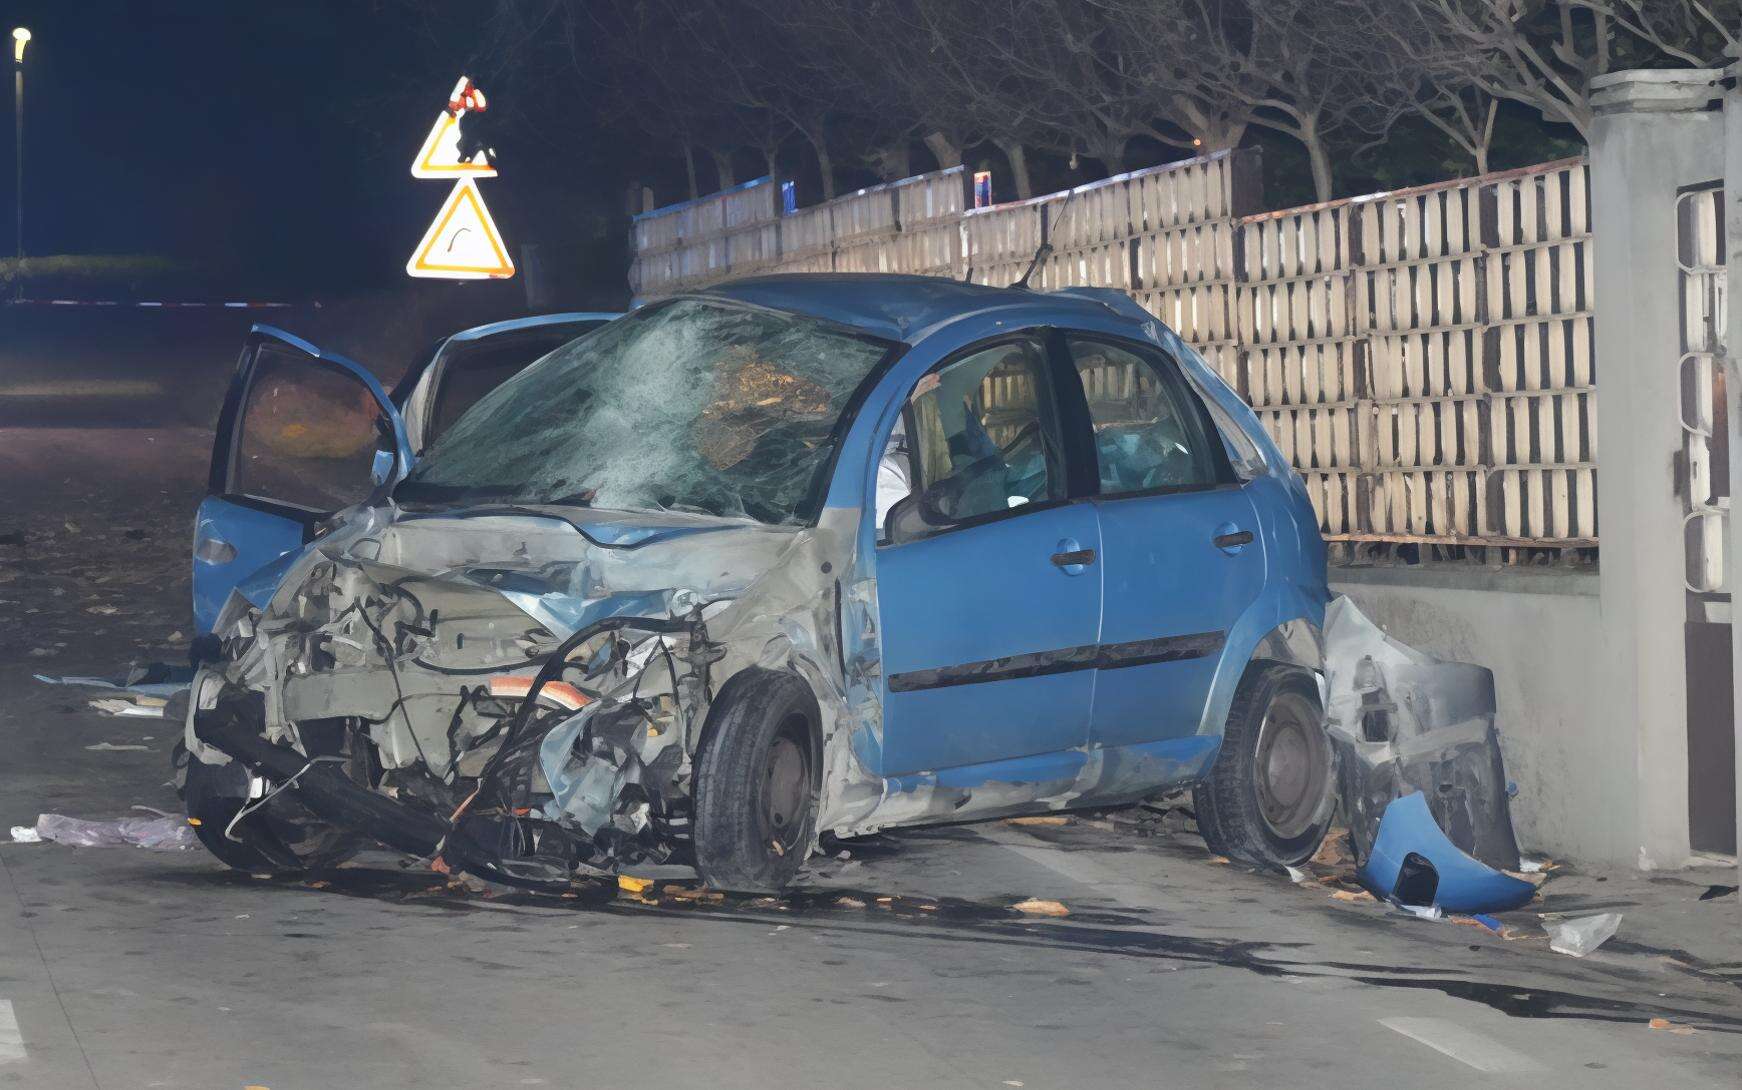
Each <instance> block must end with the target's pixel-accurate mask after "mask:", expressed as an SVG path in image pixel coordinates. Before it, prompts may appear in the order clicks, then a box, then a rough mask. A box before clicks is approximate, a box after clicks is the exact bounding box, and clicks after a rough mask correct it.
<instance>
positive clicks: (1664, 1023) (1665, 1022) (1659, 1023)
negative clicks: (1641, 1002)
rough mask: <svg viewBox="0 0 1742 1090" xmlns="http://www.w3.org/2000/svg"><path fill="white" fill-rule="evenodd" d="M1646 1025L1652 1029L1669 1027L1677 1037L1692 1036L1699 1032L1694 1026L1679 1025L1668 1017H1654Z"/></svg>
mask: <svg viewBox="0 0 1742 1090" xmlns="http://www.w3.org/2000/svg"><path fill="white" fill-rule="evenodd" d="M1646 1025H1647V1026H1649V1027H1651V1028H1652V1029H1667V1030H1669V1031H1670V1032H1671V1033H1673V1034H1675V1035H1676V1036H1677V1037H1692V1036H1693V1035H1694V1034H1696V1033H1698V1032H1699V1031H1698V1030H1696V1029H1695V1028H1694V1027H1692V1026H1678V1025H1676V1024H1675V1023H1674V1022H1671V1021H1670V1020H1669V1019H1667V1018H1653V1019H1652V1020H1651V1021H1649V1022H1647V1023H1646Z"/></svg>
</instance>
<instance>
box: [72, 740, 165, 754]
mask: <svg viewBox="0 0 1742 1090" xmlns="http://www.w3.org/2000/svg"><path fill="white" fill-rule="evenodd" d="M85 748H86V749H88V750H90V751H91V752H93V753H150V752H151V747H150V746H141V745H135V744H134V743H132V742H124V743H122V744H121V745H116V744H115V743H114V742H98V743H97V744H96V745H94V746H86V747H85Z"/></svg>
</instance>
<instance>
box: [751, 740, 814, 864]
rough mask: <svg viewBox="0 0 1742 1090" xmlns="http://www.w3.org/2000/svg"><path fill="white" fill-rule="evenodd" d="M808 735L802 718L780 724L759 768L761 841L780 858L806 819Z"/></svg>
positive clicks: (808, 782)
mask: <svg viewBox="0 0 1742 1090" xmlns="http://www.w3.org/2000/svg"><path fill="white" fill-rule="evenodd" d="M808 732H809V728H808V726H807V725H806V723H805V721H804V718H803V717H802V716H793V717H792V718H790V719H788V720H787V721H786V722H785V723H782V724H781V728H780V731H779V733H778V734H776V735H775V737H774V741H773V742H772V743H771V744H770V745H769V747H768V757H767V760H766V761H765V763H764V766H763V779H762V813H761V818H762V828H763V831H764V833H765V839H766V840H767V841H768V842H770V843H772V844H775V845H778V851H779V853H780V854H782V855H785V854H786V852H787V851H789V850H791V849H792V848H794V847H796V846H797V845H798V840H799V837H801V836H802V835H803V834H804V825H805V820H806V818H807V817H808V816H809V815H808V810H809V807H810V796H811V757H810V746H809V745H808V744H807V742H808V739H807V737H806V735H807V734H808Z"/></svg>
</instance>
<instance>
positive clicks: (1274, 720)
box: [1192, 664, 1337, 867]
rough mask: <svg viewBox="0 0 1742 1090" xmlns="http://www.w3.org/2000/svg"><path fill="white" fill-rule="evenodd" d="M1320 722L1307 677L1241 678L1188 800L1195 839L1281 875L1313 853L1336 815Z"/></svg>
mask: <svg viewBox="0 0 1742 1090" xmlns="http://www.w3.org/2000/svg"><path fill="white" fill-rule="evenodd" d="M1324 718H1325V717H1324V709H1323V708H1322V707H1321V706H1320V704H1319V689H1318V684H1317V683H1316V681H1315V680H1314V679H1313V677H1312V675H1311V674H1308V673H1307V672H1305V671H1304V670H1299V669H1296V668H1292V667H1286V666H1277V665H1258V664H1255V665H1254V666H1252V667H1251V668H1249V669H1248V670H1247V672H1246V676H1245V677H1243V678H1241V679H1240V687H1239V689H1238V690H1236V691H1235V693H1234V703H1233V705H1232V706H1231V707H1230V708H1229V709H1228V725H1227V728H1226V729H1225V731H1224V732H1223V735H1222V750H1221V753H1220V754H1219V755H1218V756H1217V758H1216V764H1215V767H1213V768H1212V769H1211V770H1210V774H1209V776H1208V777H1207V778H1206V779H1204V780H1203V781H1202V782H1201V783H1199V784H1198V785H1197V787H1196V788H1194V789H1193V792H1192V799H1193V804H1194V806H1195V808H1196V810H1197V815H1198V832H1199V833H1201V834H1203V837H1204V843H1205V844H1207V845H1208V846H1209V848H1210V850H1211V851H1212V852H1215V853H1217V854H1218V855H1225V856H1227V857H1228V858H1230V859H1238V860H1241V861H1243V862H1246V863H1253V864H1257V865H1258V866H1263V867H1281V866H1295V865H1297V864H1300V863H1303V862H1305V861H1306V860H1307V859H1309V858H1311V857H1312V855H1313V853H1314V852H1316V851H1318V849H1319V845H1320V844H1321V843H1323V842H1324V839H1325V831H1326V830H1327V829H1329V828H1330V826H1331V819H1332V818H1333V817H1334V816H1335V814H1336V782H1337V777H1336V756H1335V753H1334V752H1333V750H1332V748H1331V740H1330V737H1329V736H1328V735H1327V734H1326V733H1325V725H1324ZM1261 750H1262V751H1263V752H1262V754H1261V752H1260V751H1261Z"/></svg>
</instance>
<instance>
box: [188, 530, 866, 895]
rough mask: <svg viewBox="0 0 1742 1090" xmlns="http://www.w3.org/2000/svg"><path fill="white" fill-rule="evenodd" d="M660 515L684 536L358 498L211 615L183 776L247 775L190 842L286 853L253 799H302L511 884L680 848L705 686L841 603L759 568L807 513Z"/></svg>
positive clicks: (756, 659)
mask: <svg viewBox="0 0 1742 1090" xmlns="http://www.w3.org/2000/svg"><path fill="white" fill-rule="evenodd" d="M667 521H668V522H676V523H679V524H680V529H681V532H677V533H673V532H670V528H669V527H660V526H655V527H653V528H651V529H646V528H644V530H645V532H641V531H635V530H631V531H629V532H623V531H617V532H616V540H617V541H619V542H622V541H628V542H630V544H627V545H625V544H604V543H602V542H601V539H603V538H606V537H607V534H606V533H605V532H604V531H600V530H598V529H597V528H594V529H595V533H594V534H593V535H588V534H586V533H582V532H579V530H578V528H577V527H576V526H575V525H573V524H572V523H570V522H568V521H567V520H564V519H557V518H541V517H521V516H509V517H490V516H486V517H468V518H440V519H413V520H404V521H399V520H396V519H395V517H394V513H393V512H390V511H389V512H379V511H374V512H362V513H360V514H358V515H356V516H353V518H352V519H351V520H349V521H348V522H347V523H346V525H345V526H344V527H342V528H341V529H340V530H339V531H337V532H335V534H334V535H332V537H331V538H330V539H328V540H323V541H322V542H321V543H320V545H319V547H317V548H316V549H313V550H311V551H310V553H309V554H307V555H305V557H303V558H302V559H301V560H300V561H299V562H298V564H297V565H295V566H294V567H292V569H291V570H290V571H289V573H288V574H287V575H286V576H285V578H284V581H283V582H282V583H281V584H280V585H279V588H278V590H277V591H275V592H274V594H273V596H272V599H271V601H270V602H269V603H268V604H267V605H266V606H265V607H264V608H262V609H259V610H255V609H252V608H246V607H245V606H244V605H242V604H241V603H239V602H238V600H237V599H234V598H233V599H232V602H231V604H230V606H229V607H227V608H226V610H225V613H224V616H223V617H222V618H221V619H220V624H219V628H220V635H221V647H222V649H223V656H222V658H221V659H220V660H219V661H216V662H214V663H211V664H209V665H208V666H207V667H206V668H205V669H203V670H202V672H201V673H200V675H199V677H197V678H196V680H195V683H194V685H193V687H192V689H191V701H190V710H189V718H188V730H187V735H186V745H187V748H188V750H189V751H190V754H191V757H192V763H190V766H189V769H188V775H189V777H190V783H191V782H192V780H194V779H198V780H200V781H201V783H202V784H208V783H211V782H215V780H216V779H218V778H219V777H215V776H214V775H213V774H212V770H213V769H215V768H217V767H220V766H224V765H226V764H228V763H229V762H232V761H234V762H236V763H239V764H240V765H241V766H243V768H245V769H246V770H247V775H236V774H233V773H232V774H229V775H226V776H224V777H221V778H222V780H223V782H224V783H225V784H227V785H229V786H227V787H226V788H224V790H225V791H227V792H228V793H229V794H230V795H231V796H233V797H232V799H231V800H230V801H231V806H230V808H229V810H228V811H223V810H220V811H219V813H220V814H222V815H223V820H222V821H221V822H208V823H206V825H205V826H204V827H203V828H202V838H203V839H207V843H208V846H211V844H212V842H211V840H210V839H209V838H211V837H214V836H219V835H222V836H223V837H225V838H226V839H227V840H229V841H231V842H235V843H237V844H243V845H248V844H250V842H251V841H252V842H253V843H252V846H253V847H254V848H256V849H257V852H256V854H258V855H260V856H262V857H264V858H266V859H268V860H271V861H273V862H274V863H276V864H277V865H281V866H290V865H295V864H296V863H297V862H298V860H297V859H296V858H294V857H287V852H286V850H285V848H284V845H283V844H282V843H281V841H282V839H283V838H280V837H276V836H274V834H273V829H272V828H271V822H270V821H269V820H268V818H269V817H270V812H271V811H272V810H274V809H283V808H286V807H297V808H300V810H303V811H306V812H307V813H308V814H309V815H312V817H313V818H314V819H315V820H317V821H319V822H322V823H326V824H329V825H331V826H333V827H335V828H338V829H342V830H347V831H350V832H352V833H355V834H357V835H358V836H360V837H362V838H366V839H368V840H372V841H374V842H376V843H378V844H381V845H383V846H385V847H388V848H390V849H393V850H396V851H400V852H404V853H407V854H409V855H412V856H416V857H420V858H426V859H428V860H429V861H430V863H431V865H432V866H434V867H435V868H436V869H438V870H448V869H451V870H465V871H470V872H472V873H475V874H477V875H479V876H481V877H486V878H489V879H492V880H496V881H503V882H508V883H512V884H520V885H533V886H557V885H564V884H567V882H568V881H569V880H570V879H571V878H572V877H573V876H574V875H575V874H576V873H577V872H578V873H590V872H591V873H596V872H605V871H609V870H612V869H615V868H618V867H621V866H629V865H640V864H668V863H669V864H688V863H691V862H692V861H693V857H692V853H691V849H690V844H689V832H690V821H691V777H692V771H693V769H692V758H693V756H694V755H695V753H696V750H697V747H698V745H699V742H700V734H701V731H702V727H703V724H704V723H705V721H706V717H707V714H708V710H709V707H710V704H711V702H712V700H713V697H714V694H715V692H716V691H717V690H718V689H719V687H720V686H721V685H722V684H724V683H725V682H726V681H727V680H729V678H730V676H731V675H732V674H734V673H736V672H737V671H738V670H741V669H743V668H745V667H746V666H751V665H774V666H780V667H783V668H795V663H794V662H793V659H794V658H795V657H796V655H797V648H798V647H799V646H800V645H801V644H803V643H806V642H809V643H810V644H811V645H812V646H814V645H815V640H814V637H813V636H812V635H811V634H812V633H814V632H816V631H817V629H818V627H819V622H820V618H818V617H817V616H815V615H814V614H815V613H816V611H817V610H818V609H819V608H820V609H825V610H827V611H828V612H827V613H825V614H824V615H823V616H824V617H827V618H828V619H830V620H832V619H833V607H832V603H831V602H830V598H829V596H828V595H827V594H826V593H822V594H819V593H817V589H818V588H809V587H805V586H802V585H793V584H792V581H791V580H790V579H781V578H779V577H778V575H772V576H771V573H777V572H778V571H779V570H780V569H781V567H782V564H783V562H785V561H787V560H790V558H791V557H790V554H792V553H793V552H795V551H796V552H799V553H801V554H802V553H804V552H805V551H808V550H815V549H816V548H817V545H816V542H815V538H816V537H817V536H818V535H819V533H820V532H819V531H818V530H817V529H816V528H811V529H808V530H803V531H790V530H773V529H769V528H761V527H755V526H747V525H744V524H740V523H730V522H727V523H725V525H723V526H722V525H721V523H722V521H723V520H701V519H693V520H686V519H684V518H682V517H681V516H680V517H677V518H675V519H671V520H667ZM703 537H705V538H706V539H707V540H706V542H705V544H703V543H702V542H701V541H700V540H698V539H700V538H703ZM498 558H507V559H505V560H504V559H498ZM805 566H806V567H808V568H809V570H811V571H818V570H821V571H827V570H828V567H829V565H827V564H819V563H816V562H814V561H813V562H811V563H809V564H807V565H805ZM759 581H760V582H759ZM819 603H820V605H819ZM714 627H718V628H719V629H720V630H721V631H723V632H725V633H727V637H726V638H725V639H724V640H716V638H715V637H714V636H713V635H711V634H710V630H711V629H712V628H714ZM810 672H811V674H813V675H815V674H816V673H817V671H816V669H815V667H814V665H812V666H811V667H810ZM841 748H842V749H844V748H845V747H841ZM207 793H208V794H209V793H210V792H209V791H208V792H207ZM257 815H258V816H257ZM214 824H218V825H221V826H222V828H221V829H215V828H212V827H211V826H212V825H214Z"/></svg>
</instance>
